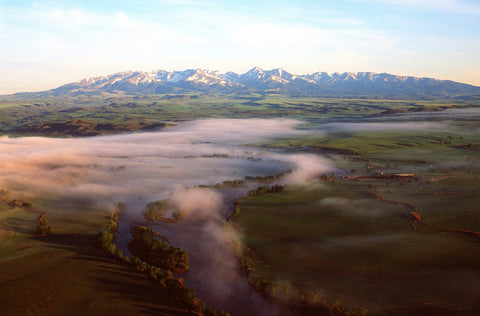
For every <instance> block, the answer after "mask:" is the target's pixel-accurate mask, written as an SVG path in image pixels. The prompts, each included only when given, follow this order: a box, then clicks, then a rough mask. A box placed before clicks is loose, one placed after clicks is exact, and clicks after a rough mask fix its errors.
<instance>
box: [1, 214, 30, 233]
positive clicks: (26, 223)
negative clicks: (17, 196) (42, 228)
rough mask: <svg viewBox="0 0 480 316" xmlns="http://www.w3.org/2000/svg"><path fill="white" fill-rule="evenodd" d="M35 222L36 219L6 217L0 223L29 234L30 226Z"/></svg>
mask: <svg viewBox="0 0 480 316" xmlns="http://www.w3.org/2000/svg"><path fill="white" fill-rule="evenodd" d="M36 222H37V221H36V219H35V220H29V219H22V218H14V217H8V218H5V219H4V220H2V222H1V224H2V225H3V226H5V227H6V228H9V229H11V230H14V231H15V232H17V233H21V234H31V233H32V232H33V229H32V227H35V224H36Z"/></svg>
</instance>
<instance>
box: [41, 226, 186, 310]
mask: <svg viewBox="0 0 480 316" xmlns="http://www.w3.org/2000/svg"><path fill="white" fill-rule="evenodd" d="M32 239H34V240H38V241H41V242H42V243H44V244H46V247H48V248H51V249H58V250H63V251H68V252H71V253H72V255H70V256H68V257H67V258H68V259H73V260H80V261H89V262H90V264H93V270H92V271H93V273H88V274H85V275H84V276H83V277H85V278H89V279H91V280H94V281H95V282H96V283H97V284H98V286H99V287H100V288H102V289H105V290H107V291H109V292H112V293H115V294H116V295H118V297H116V298H115V299H114V302H113V303H112V304H115V301H120V302H123V301H125V302H129V303H131V304H132V305H133V306H136V307H137V308H138V309H139V310H141V312H142V313H143V314H148V315H190V314H191V313H188V312H187V311H182V309H183V305H182V304H181V303H180V302H178V301H176V300H175V297H174V296H172V294H171V293H169V292H168V291H167V290H166V289H164V288H162V287H161V286H159V285H157V284H156V282H155V280H153V279H151V278H150V277H149V276H147V275H145V274H144V273H142V272H139V271H137V270H135V269H134V268H132V267H131V266H130V265H128V264H126V263H124V262H121V261H118V260H117V259H115V258H113V257H109V256H108V255H107V254H105V253H104V252H103V250H101V249H99V248H98V247H97V244H96V237H95V236H92V235H84V234H54V235H52V236H43V237H38V236H37V237H32ZM79 273H81V271H79Z"/></svg>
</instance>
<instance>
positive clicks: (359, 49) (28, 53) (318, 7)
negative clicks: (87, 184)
mask: <svg viewBox="0 0 480 316" xmlns="http://www.w3.org/2000/svg"><path fill="white" fill-rule="evenodd" d="M0 49H1V50H0V67H1V69H0V70H1V71H0V94H4V93H13V92H19V91H37V90H44V89H50V88H54V87H57V86H59V85H62V84H64V83H68V82H72V81H79V80H80V79H82V78H84V77H92V76H98V75H106V74H110V73H115V72H119V71H126V70H155V69H165V70H183V69H188V68H207V69H211V70H219V71H222V72H223V71H228V70H232V71H235V72H239V73H243V72H245V71H247V70H249V69H250V68H252V67H254V66H259V67H261V68H264V69H271V68H278V67H282V68H284V69H285V70H287V71H290V72H292V73H297V74H306V73H311V72H315V71H327V72H336V71H338V72H344V71H351V72H359V71H374V72H387V73H392V74H398V75H413V76H419V77H434V78H438V79H449V80H455V81H460V82H465V83H470V84H474V85H480V1H477V0H425V1H422V0H343V1H342V0H340V1H286V0H283V1H282V0H276V1H242V0H238V1H213V0H179V1H174V0H140V1H134V0H119V1H118V0H115V1H113V0H106V1H100V0H93V1H90V0H86V1H55V0H51V1H50V0H45V1H41V0H37V1H26V0H25V1H24V0H12V1H9V0H0Z"/></svg>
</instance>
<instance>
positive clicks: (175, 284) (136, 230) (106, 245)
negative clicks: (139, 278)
mask: <svg viewBox="0 0 480 316" xmlns="http://www.w3.org/2000/svg"><path fill="white" fill-rule="evenodd" d="M119 208H120V209H123V205H120V204H119ZM118 217H119V211H117V212H115V213H113V214H112V215H111V217H110V225H109V227H108V229H107V230H105V231H103V232H100V233H99V234H98V235H97V241H98V244H99V246H100V247H101V248H102V249H103V250H104V251H105V252H106V253H107V254H109V255H112V256H114V257H116V258H117V259H118V260H119V261H121V262H124V263H125V264H128V265H130V266H132V267H133V268H135V269H136V270H138V271H141V272H144V273H146V274H148V275H149V276H150V277H152V278H153V279H155V280H156V281H157V283H158V284H159V285H160V286H161V287H163V288H166V289H168V290H169V292H170V293H173V294H174V295H175V298H176V299H177V300H179V301H180V302H182V303H183V304H184V305H185V308H186V309H187V311H188V312H192V313H196V314H198V315H205V316H229V315H230V314H229V313H226V312H224V311H220V312H217V311H215V310H214V309H212V308H210V307H207V306H206V304H205V302H204V301H202V300H201V299H199V298H198V297H197V294H196V292H195V290H193V289H191V288H189V287H187V286H186V285H185V284H184V283H183V279H182V278H175V277H174V276H173V274H172V272H171V271H170V270H172V271H175V272H179V271H178V270H175V269H165V270H163V269H162V267H160V266H156V265H155V264H152V263H149V262H147V261H144V260H142V259H141V258H140V257H138V256H134V257H133V258H132V259H130V258H129V257H128V256H124V254H123V251H122V250H121V249H117V246H116V245H115V243H114V240H115V237H116V234H117V230H118ZM131 233H132V236H133V237H134V238H135V240H137V238H138V239H139V240H143V242H144V243H145V246H148V248H150V249H151V250H154V249H155V248H156V247H158V246H159V245H160V244H162V246H164V245H163V244H167V245H168V239H167V238H166V237H165V236H162V235H160V234H158V233H156V232H154V231H152V230H150V229H148V228H146V227H144V226H134V227H132V229H131ZM130 247H131V245H130V244H129V249H130ZM168 248H169V249H170V251H173V252H177V253H178V251H176V250H178V249H179V248H174V247H171V246H170V245H168ZM180 250H181V249H180ZM130 251H132V249H130ZM167 252H168V251H167ZM181 252H182V255H181V256H180V257H182V258H183V259H182V260H183V265H182V266H183V267H185V266H186V267H187V269H186V270H188V255H187V254H186V253H185V252H183V250H181ZM132 253H133V252H132ZM168 257H169V255H167V258H168ZM172 257H176V256H175V255H173V256H172ZM175 260H177V261H178V258H175ZM175 260H172V258H171V259H170V261H169V264H170V265H171V266H174V267H176V266H175V264H174V261H175ZM167 261H168V259H167ZM178 263H179V262H177V264H178ZM167 265H168V264H167ZM186 270H185V271H186Z"/></svg>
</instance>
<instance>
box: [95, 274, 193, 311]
mask: <svg viewBox="0 0 480 316" xmlns="http://www.w3.org/2000/svg"><path fill="white" fill-rule="evenodd" d="M125 269H128V267H125ZM104 273H110V274H111V276H112V278H115V277H118V276H119V274H120V276H121V279H122V280H115V281H112V279H111V278H106V277H105V278H96V280H97V281H98V282H100V283H102V284H103V285H105V286H106V287H107V288H108V289H109V290H111V291H113V292H115V293H117V294H119V295H121V296H122V297H124V298H126V299H128V300H129V301H134V302H136V303H134V305H135V306H137V307H138V308H140V309H141V310H142V312H143V313H145V314H148V315H195V314H193V313H188V312H187V311H176V310H172V309H169V308H167V307H164V306H165V305H167V306H168V305H171V304H172V303H171V302H172V300H174V299H175V298H174V297H173V296H172V295H171V294H170V293H168V292H167V290H166V289H164V288H161V287H160V286H156V285H154V284H153V285H150V284H148V285H146V284H140V282H138V280H137V279H136V278H135V277H133V276H132V275H133V274H132V273H131V271H130V270H129V269H128V271H124V272H123V273H122V272H121V271H118V270H116V271H113V270H111V271H106V270H104ZM152 282H153V281H152ZM178 305H179V308H181V307H180V305H181V303H180V302H179V303H178Z"/></svg>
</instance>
